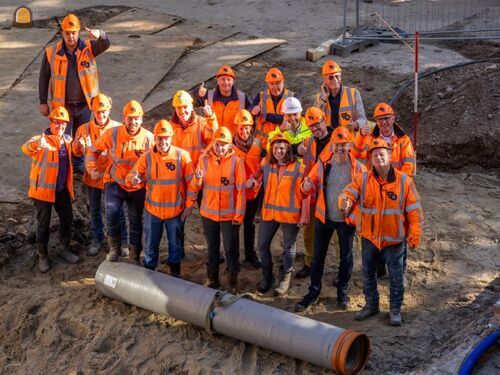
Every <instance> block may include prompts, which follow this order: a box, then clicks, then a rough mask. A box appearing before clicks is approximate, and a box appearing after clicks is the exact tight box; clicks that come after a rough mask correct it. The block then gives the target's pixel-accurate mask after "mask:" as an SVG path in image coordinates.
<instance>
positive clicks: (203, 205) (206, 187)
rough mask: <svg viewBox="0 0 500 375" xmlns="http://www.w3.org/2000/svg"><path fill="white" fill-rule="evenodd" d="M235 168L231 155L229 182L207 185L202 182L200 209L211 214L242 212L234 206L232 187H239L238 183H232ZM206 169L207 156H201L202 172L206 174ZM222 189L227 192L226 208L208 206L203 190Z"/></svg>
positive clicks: (234, 160) (234, 159)
mask: <svg viewBox="0 0 500 375" xmlns="http://www.w3.org/2000/svg"><path fill="white" fill-rule="evenodd" d="M235 170H236V158H235V157H233V158H231V167H230V172H229V183H228V184H227V185H220V184H218V185H208V184H203V199H202V200H201V209H200V210H203V211H205V212H207V213H209V214H212V215H226V214H232V213H237V214H244V212H240V211H241V210H239V209H238V210H235V207H234V189H235V187H236V188H241V187H240V186H239V185H235V184H234V172H235ZM207 171H208V157H205V158H203V172H204V174H206V173H207ZM243 188H244V186H243ZM208 190H211V191H221V192H222V191H224V192H228V193H229V199H228V201H229V205H228V207H227V208H225V209H222V208H219V209H218V210H215V209H212V208H209V207H208V206H207V203H206V201H207V199H205V198H206V197H205V191H208Z"/></svg>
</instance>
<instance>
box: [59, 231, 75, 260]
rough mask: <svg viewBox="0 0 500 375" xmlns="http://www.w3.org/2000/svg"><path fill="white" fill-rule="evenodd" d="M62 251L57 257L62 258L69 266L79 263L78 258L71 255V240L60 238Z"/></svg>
mask: <svg viewBox="0 0 500 375" xmlns="http://www.w3.org/2000/svg"><path fill="white" fill-rule="evenodd" d="M61 244H62V251H61V252H60V253H59V256H60V257H61V258H63V259H64V260H65V261H66V262H68V263H69V264H76V263H78V262H79V261H80V258H79V257H78V256H77V255H75V254H73V252H72V251H71V238H69V237H66V238H61Z"/></svg>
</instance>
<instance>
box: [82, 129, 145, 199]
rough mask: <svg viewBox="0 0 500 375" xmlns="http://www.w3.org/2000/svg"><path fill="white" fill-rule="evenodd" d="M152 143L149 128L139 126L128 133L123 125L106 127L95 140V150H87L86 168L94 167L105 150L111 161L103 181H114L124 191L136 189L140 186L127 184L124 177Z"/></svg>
mask: <svg viewBox="0 0 500 375" xmlns="http://www.w3.org/2000/svg"><path fill="white" fill-rule="evenodd" d="M153 145H154V137H153V134H152V133H151V132H150V131H149V130H146V129H144V128H142V127H141V128H140V130H139V132H138V133H137V134H135V135H130V134H129V133H128V132H127V127H126V126H125V125H120V126H116V127H114V128H111V129H108V130H107V131H106V132H105V133H104V134H103V135H102V136H101V138H99V139H98V140H97V143H96V145H95V152H89V154H88V156H87V160H86V164H87V169H96V168H97V159H98V158H99V155H100V154H101V153H102V152H104V151H107V154H108V157H109V158H110V160H111V163H110V164H109V166H108V168H107V169H106V173H105V174H104V183H105V184H106V183H107V182H116V183H118V184H119V185H120V186H121V187H122V188H123V189H124V190H126V191H134V190H138V189H140V188H141V187H142V186H141V187H130V186H127V184H126V181H125V177H126V176H127V174H128V172H130V170H131V169H132V167H133V166H134V164H135V163H136V162H137V160H139V157H140V156H141V155H142V154H143V153H145V152H146V151H148V150H149V149H150V148H152V147H153Z"/></svg>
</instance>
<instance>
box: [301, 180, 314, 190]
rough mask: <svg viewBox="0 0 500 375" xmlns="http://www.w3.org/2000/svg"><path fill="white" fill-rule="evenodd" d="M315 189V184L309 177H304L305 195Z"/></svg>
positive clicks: (303, 188) (303, 187)
mask: <svg viewBox="0 0 500 375" xmlns="http://www.w3.org/2000/svg"><path fill="white" fill-rule="evenodd" d="M313 188H314V185H313V183H312V182H311V180H310V179H309V177H304V182H303V183H302V190H303V191H304V193H309V192H310V191H311V190H312V189H313Z"/></svg>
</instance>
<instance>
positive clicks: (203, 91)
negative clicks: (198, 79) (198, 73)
mask: <svg viewBox="0 0 500 375" xmlns="http://www.w3.org/2000/svg"><path fill="white" fill-rule="evenodd" d="M205 95H207V89H206V88H205V82H202V83H201V85H200V88H199V89H198V96H199V97H200V98H203V97H204V96H205Z"/></svg>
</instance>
